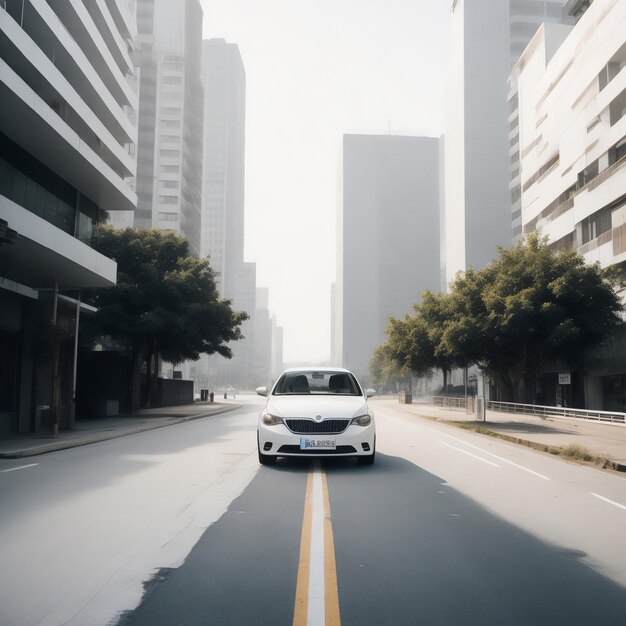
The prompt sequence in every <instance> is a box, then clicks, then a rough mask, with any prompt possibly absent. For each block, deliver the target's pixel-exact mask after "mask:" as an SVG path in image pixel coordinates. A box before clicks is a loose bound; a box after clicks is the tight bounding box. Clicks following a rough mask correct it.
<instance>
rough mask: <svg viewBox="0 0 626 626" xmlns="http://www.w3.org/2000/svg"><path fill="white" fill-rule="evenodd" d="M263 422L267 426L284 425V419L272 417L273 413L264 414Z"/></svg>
mask: <svg viewBox="0 0 626 626" xmlns="http://www.w3.org/2000/svg"><path fill="white" fill-rule="evenodd" d="M261 421H262V422H263V423H264V424H265V425H266V426H276V425H277V424H282V423H283V419H282V417H277V416H276V415H272V414H271V413H264V414H263V417H262V418H261Z"/></svg>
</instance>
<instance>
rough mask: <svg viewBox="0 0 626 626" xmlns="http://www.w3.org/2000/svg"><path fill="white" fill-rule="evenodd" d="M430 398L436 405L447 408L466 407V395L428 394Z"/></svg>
mask: <svg viewBox="0 0 626 626" xmlns="http://www.w3.org/2000/svg"><path fill="white" fill-rule="evenodd" d="M428 400H429V401H430V403H431V404H433V405H434V406H440V407H443V408H446V409H465V397H464V396H428Z"/></svg>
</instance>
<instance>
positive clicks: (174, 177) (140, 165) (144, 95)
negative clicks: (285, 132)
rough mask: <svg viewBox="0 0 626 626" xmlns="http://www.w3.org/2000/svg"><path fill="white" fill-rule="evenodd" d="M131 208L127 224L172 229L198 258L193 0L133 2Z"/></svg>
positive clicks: (198, 87)
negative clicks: (135, 76) (135, 96)
mask: <svg viewBox="0 0 626 626" xmlns="http://www.w3.org/2000/svg"><path fill="white" fill-rule="evenodd" d="M137 20H138V33H139V48H138V51H137V54H136V63H137V65H138V67H139V70H140V102H139V141H138V150H137V196H138V205H137V211H136V212H135V215H134V219H133V223H129V221H128V220H127V221H126V223H124V221H123V220H118V221H113V223H114V224H115V225H119V226H123V225H133V224H134V226H135V227H137V228H158V229H161V230H172V231H174V232H176V233H178V234H180V235H182V236H183V237H185V239H187V241H188V242H189V247H190V251H191V253H192V254H194V255H196V256H199V255H200V239H201V238H200V219H201V218H200V215H201V213H200V212H201V197H202V132H201V129H202V118H203V116H202V108H203V89H202V83H201V81H200V65H201V42H202V8H201V6H200V2H199V0H138V4H137Z"/></svg>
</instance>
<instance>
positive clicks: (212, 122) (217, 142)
mask: <svg viewBox="0 0 626 626" xmlns="http://www.w3.org/2000/svg"><path fill="white" fill-rule="evenodd" d="M202 82H203V84H204V92H205V98H204V157H203V176H202V178H203V180H202V188H203V192H202V246H201V250H202V256H207V255H209V256H210V257H211V266H212V267H213V269H215V270H216V272H217V274H218V287H219V290H220V293H221V294H222V295H223V296H224V297H226V298H236V297H237V277H238V272H239V266H240V265H241V264H242V263H243V245H244V182H245V169H244V166H245V116H246V73H245V69H244V66H243V61H242V59H241V55H240V53H239V48H238V47H237V45H236V44H232V43H226V41H224V39H209V40H205V41H203V42H202Z"/></svg>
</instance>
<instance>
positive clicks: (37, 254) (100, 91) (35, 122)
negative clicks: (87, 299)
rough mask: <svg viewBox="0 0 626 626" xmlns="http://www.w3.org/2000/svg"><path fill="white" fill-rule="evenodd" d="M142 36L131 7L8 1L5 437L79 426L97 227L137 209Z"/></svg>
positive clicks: (2, 92) (2, 271) (1, 150)
mask: <svg viewBox="0 0 626 626" xmlns="http://www.w3.org/2000/svg"><path fill="white" fill-rule="evenodd" d="M135 36H136V21H135V14H134V10H133V3H131V2H128V1H127V0H126V1H125V0H108V1H107V2H84V3H83V2H22V1H21V0H5V1H3V2H2V3H0V432H7V431H8V432H11V431H13V432H15V431H18V432H28V431H37V430H40V429H43V428H47V427H52V428H53V429H56V428H66V427H71V425H72V423H73V407H74V398H73V392H74V388H75V381H76V377H75V369H74V367H73V364H74V361H73V345H74V338H75V336H76V334H77V332H78V328H79V318H80V313H81V311H89V310H93V309H91V307H87V306H85V305H84V304H82V303H81V302H80V292H81V290H82V289H86V288H94V287H108V286H111V285H114V284H115V282H116V264H115V263H114V262H113V261H112V260H110V259H107V258H106V257H104V256H102V255H101V254H99V253H97V252H96V251H95V250H93V249H92V248H91V243H92V236H93V229H94V225H95V224H97V223H98V222H100V221H102V220H103V219H104V214H105V212H115V211H118V210H122V211H124V210H125V211H133V210H134V208H135V206H136V203H137V197H136V195H135V192H134V191H133V182H134V181H133V179H134V177H135V173H136V161H135V156H134V149H135V143H136V141H137V127H136V111H137V93H136V84H135V79H134V67H133V63H132V60H131V56H130V53H131V52H132V49H133V47H134V45H135V44H134V39H135ZM50 336H58V337H60V343H59V346H60V347H59V349H58V350H57V349H55V350H54V353H55V354H56V356H52V355H51V354H50V353H49V352H47V351H46V350H44V347H45V345H46V338H48V339H49V338H50ZM55 369H56V370H57V372H58V375H57V376H55V374H54V370H55ZM55 381H58V382H55ZM55 407H57V408H58V411H57V410H55Z"/></svg>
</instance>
